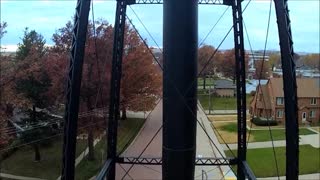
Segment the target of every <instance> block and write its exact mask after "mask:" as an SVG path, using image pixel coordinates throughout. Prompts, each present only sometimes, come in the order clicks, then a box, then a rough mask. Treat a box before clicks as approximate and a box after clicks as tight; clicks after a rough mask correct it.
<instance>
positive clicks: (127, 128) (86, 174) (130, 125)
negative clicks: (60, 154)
mask: <svg viewBox="0 0 320 180" xmlns="http://www.w3.org/2000/svg"><path fill="white" fill-rule="evenodd" d="M144 122H145V120H144V119H134V118H132V119H127V120H125V121H121V125H120V127H119V129H118V130H119V131H118V145H117V151H118V153H121V152H123V151H124V150H125V149H126V148H127V147H128V146H129V145H130V143H131V142H132V140H133V139H134V137H135V136H136V135H137V133H138V132H139V130H140V129H141V127H142V125H143V124H144ZM106 148H107V145H106V139H105V138H103V139H102V140H101V141H100V142H99V143H98V144H97V145H96V146H95V155H96V159H95V160H94V161H88V160H87V159H83V160H82V161H81V162H80V164H79V165H78V166H77V168H76V178H75V179H77V180H87V179H89V178H91V177H93V176H95V175H96V174H97V173H98V172H99V171H100V169H101V167H102V165H103V163H104V160H105V158H106V153H105V152H106Z"/></svg>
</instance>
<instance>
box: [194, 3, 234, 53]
mask: <svg viewBox="0 0 320 180" xmlns="http://www.w3.org/2000/svg"><path fill="white" fill-rule="evenodd" d="M229 7H230V6H227V8H226V9H225V10H224V12H223V13H222V14H221V16H220V17H219V19H218V20H217V22H216V23H215V24H214V25H213V26H212V28H211V29H210V31H209V32H208V33H207V35H206V36H205V38H204V39H202V41H201V42H200V44H199V45H198V48H199V47H201V46H202V45H203V43H204V42H205V40H206V39H207V38H208V37H209V35H210V34H211V32H212V31H213V29H214V28H215V27H216V26H217V24H218V23H219V22H220V20H221V19H222V17H223V16H224V15H225V14H226V12H227V11H228V9H229Z"/></svg>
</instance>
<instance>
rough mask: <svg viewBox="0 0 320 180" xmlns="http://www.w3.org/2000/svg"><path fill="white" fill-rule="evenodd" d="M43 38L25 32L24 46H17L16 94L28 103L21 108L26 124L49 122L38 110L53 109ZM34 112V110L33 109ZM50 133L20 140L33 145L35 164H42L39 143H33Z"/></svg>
mask: <svg viewBox="0 0 320 180" xmlns="http://www.w3.org/2000/svg"><path fill="white" fill-rule="evenodd" d="M44 45H45V40H44V38H43V36H42V35H41V34H39V33H37V32H36V31H34V30H32V31H29V30H28V28H26V29H25V32H24V37H23V38H22V43H21V44H19V45H18V50H17V53H16V61H17V64H18V67H17V69H16V74H15V92H16V93H17V94H19V95H21V96H22V97H23V99H24V101H25V106H24V107H23V108H22V109H23V110H24V111H25V113H26V114H27V115H28V117H27V118H24V119H22V120H23V123H24V124H26V125H27V124H33V125H34V124H39V123H41V122H43V121H45V120H47V119H43V118H39V115H38V114H39V113H38V112H37V111H36V108H47V107H49V106H50V101H48V98H47V97H48V94H47V92H48V90H49V87H50V86H51V80H50V77H49V76H48V74H47V72H46V71H45V69H44V68H43V67H44V66H43V63H44V60H43V59H44V56H45V55H46V54H45V53H46V48H45V47H44ZM30 109H32V110H30ZM46 133H47V131H43V130H42V129H41V128H37V129H34V130H32V131H28V133H22V136H21V138H20V139H21V141H22V142H23V143H31V145H32V146H33V148H34V152H35V161H40V160H41V156H40V147H39V145H40V144H39V142H34V141H36V140H38V139H39V138H41V137H46V135H47V134H46Z"/></svg>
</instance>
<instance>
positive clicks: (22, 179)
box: [0, 173, 44, 180]
mask: <svg viewBox="0 0 320 180" xmlns="http://www.w3.org/2000/svg"><path fill="white" fill-rule="evenodd" d="M0 177H2V178H7V179H17V180H44V179H39V178H33V177H26V176H16V175H12V174H6V173H0Z"/></svg>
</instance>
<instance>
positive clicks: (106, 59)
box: [46, 20, 161, 160]
mask: <svg viewBox="0 0 320 180" xmlns="http://www.w3.org/2000/svg"><path fill="white" fill-rule="evenodd" d="M93 27H94V26H93V24H92V23H89V25H88V34H87V41H86V49H85V57H84V64H83V73H82V82H81V90H80V113H81V112H93V111H96V110H95V109H96V108H101V107H103V108H104V109H108V108H107V106H108V102H109V89H110V76H111V74H110V72H111V60H112V45H113V27H112V26H111V25H110V24H108V23H107V22H106V21H104V20H100V21H97V22H96V24H95V28H96V29H95V30H96V34H95V33H94V30H93ZM71 39H72V25H71V22H68V23H67V24H66V26H65V27H63V28H60V29H59V30H58V31H57V32H56V33H55V34H54V35H53V41H54V42H55V46H54V47H53V48H52V49H51V50H50V52H49V54H51V55H50V56H49V58H48V59H47V60H46V61H47V63H46V69H47V72H48V74H49V75H50V77H51V80H52V84H53V86H52V88H51V92H50V93H51V94H52V96H51V97H55V99H59V98H60V97H64V94H65V88H66V87H65V85H63V84H65V83H63V82H66V73H67V68H65V67H67V66H68V62H69V56H68V55H69V54H68V52H69V51H70V45H71ZM124 44H125V46H124V54H123V66H122V67H123V70H122V81H121V102H120V107H121V110H122V112H123V117H124V118H125V117H126V110H128V109H129V110H132V111H147V110H151V108H152V107H153V105H154V104H155V102H156V99H157V98H158V96H159V93H160V86H161V75H160V74H159V72H158V70H156V65H155V64H153V59H152V56H151V55H150V54H148V51H147V49H146V47H145V46H144V44H143V42H142V41H141V40H140V39H139V37H138V35H137V34H136V32H134V31H133V30H132V29H131V28H129V26H127V28H126V33H125V43H124ZM57 97H59V98H57ZM62 99H63V98H62ZM78 124H79V125H78V127H79V133H87V134H88V146H89V155H88V159H90V160H92V159H94V154H93V152H94V151H93V140H94V136H96V135H98V134H101V133H102V131H103V130H104V129H105V121H104V119H103V118H102V117H100V116H98V115H88V116H84V117H79V123H78ZM82 127H86V128H82ZM94 133H96V134H94Z"/></svg>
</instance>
